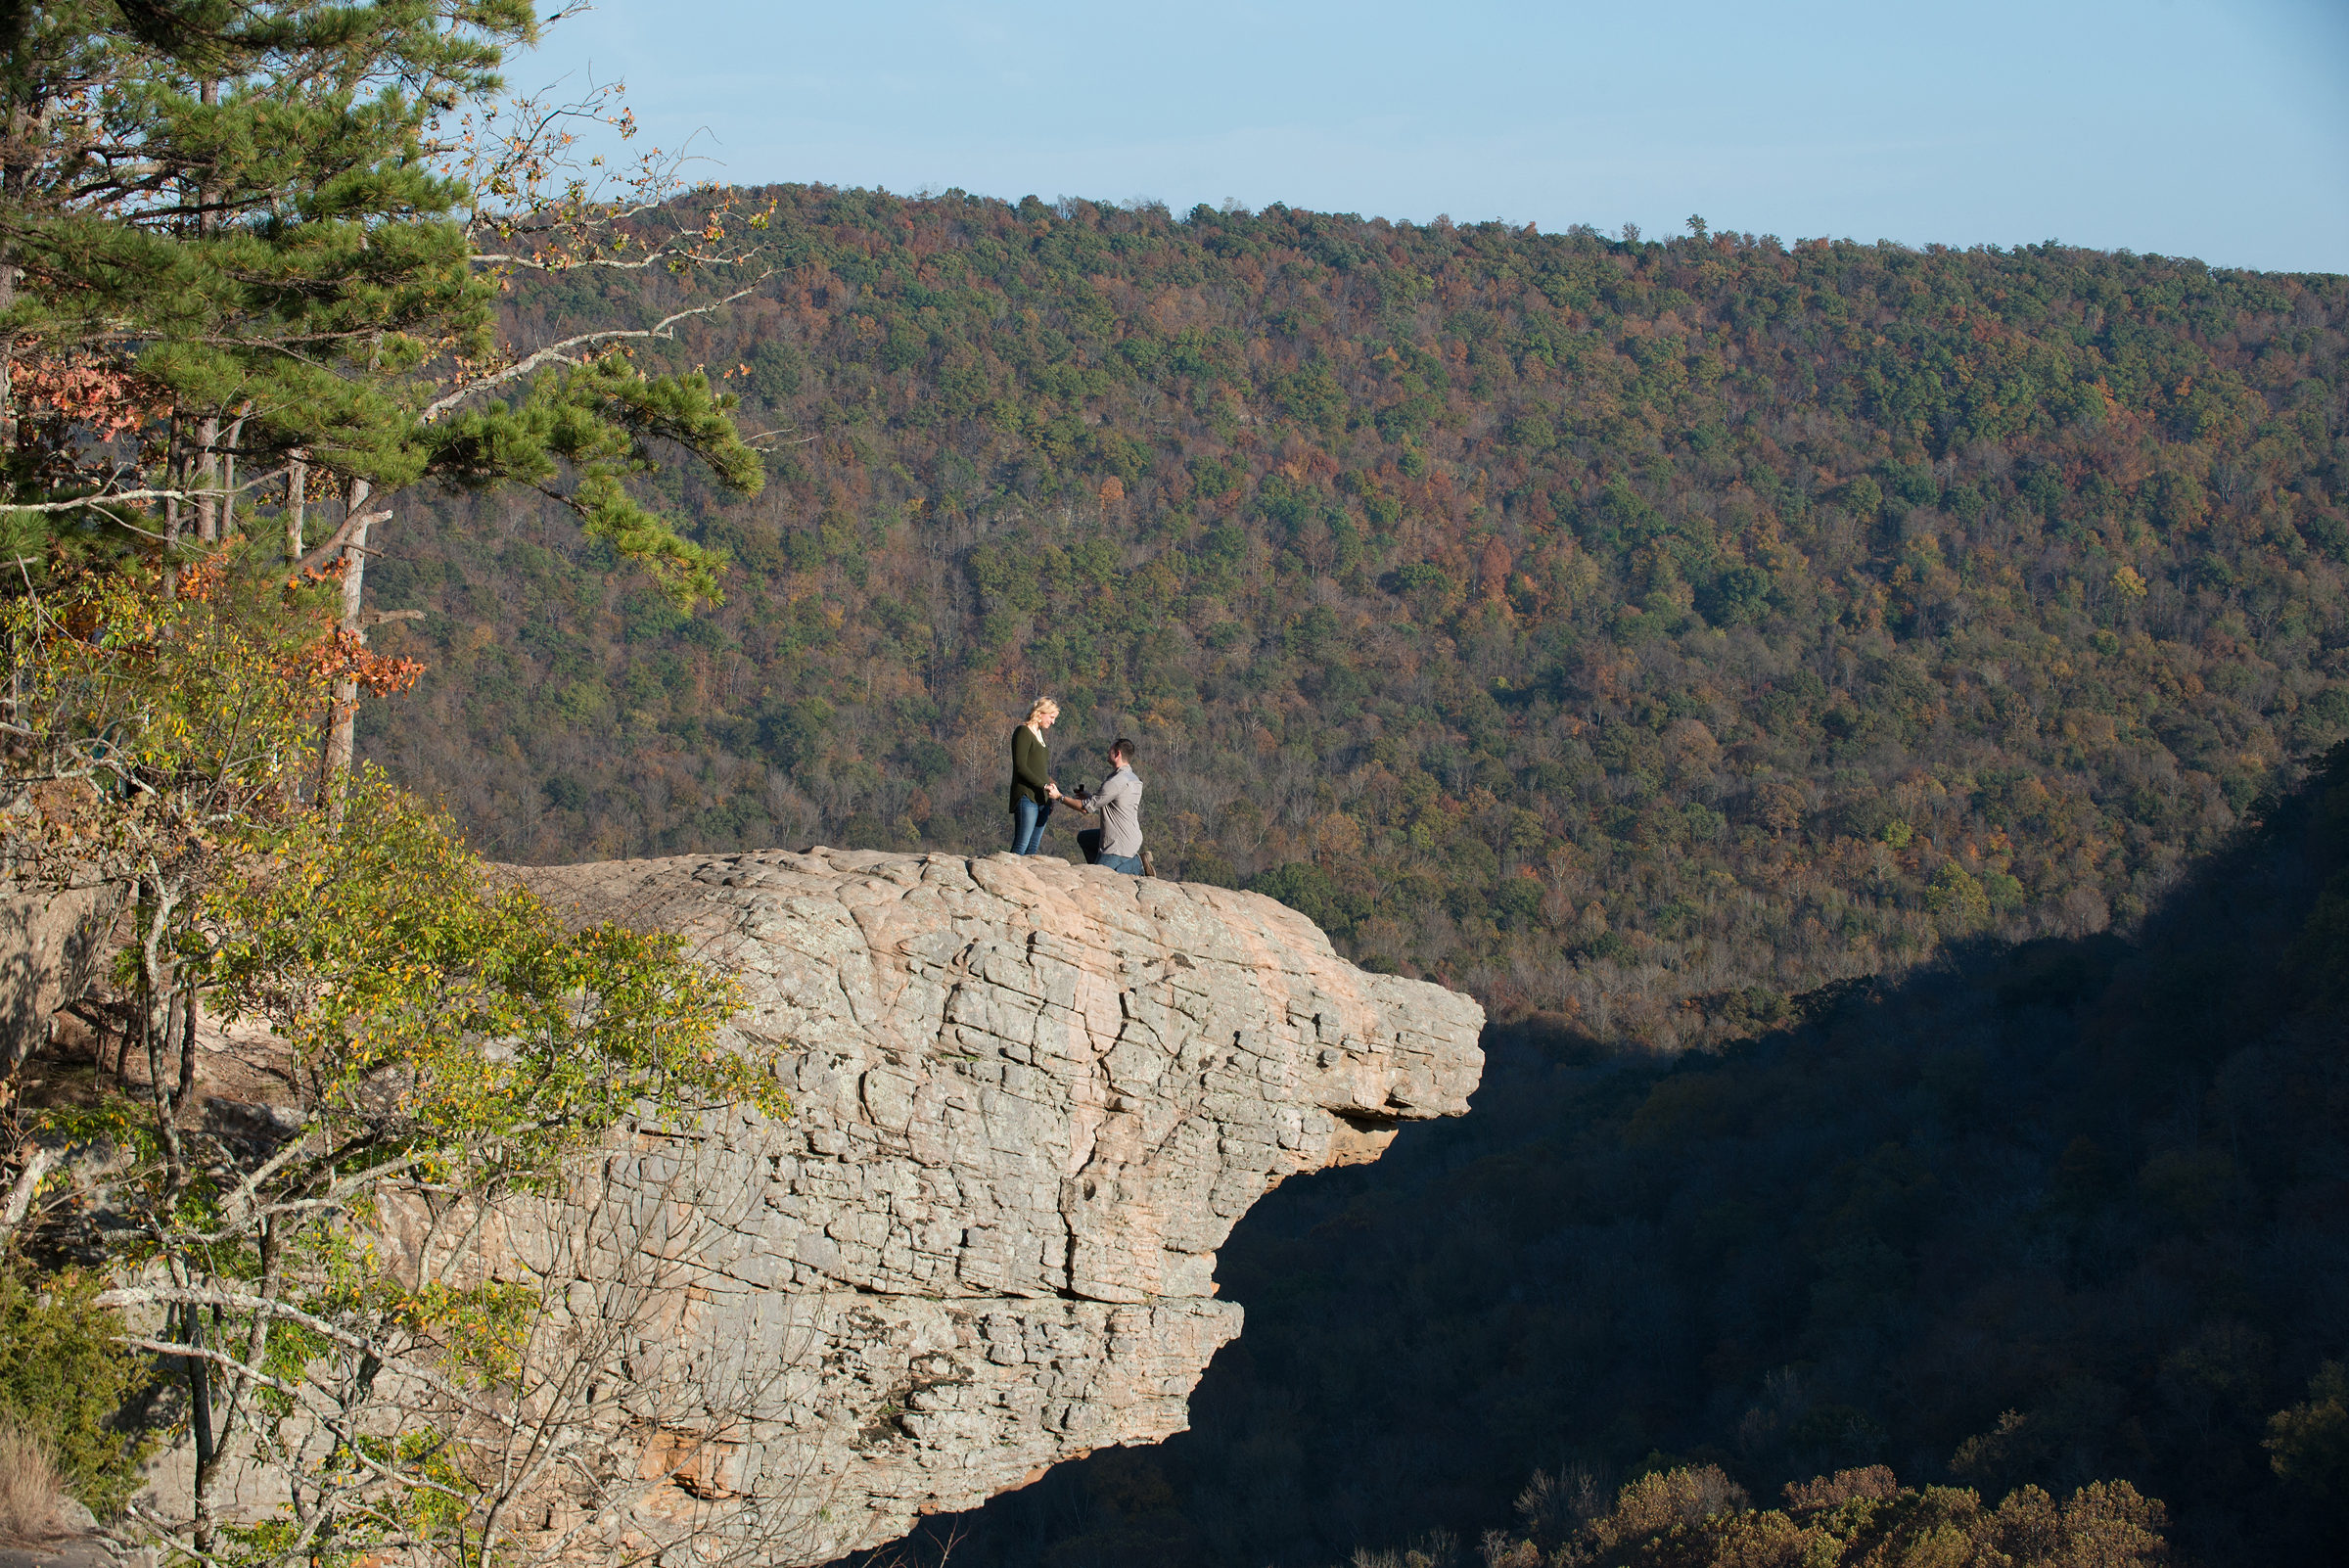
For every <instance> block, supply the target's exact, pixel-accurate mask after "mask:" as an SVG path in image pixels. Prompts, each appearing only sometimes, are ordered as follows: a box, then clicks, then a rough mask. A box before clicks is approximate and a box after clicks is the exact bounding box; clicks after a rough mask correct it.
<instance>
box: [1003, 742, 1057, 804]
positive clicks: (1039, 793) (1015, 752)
mask: <svg viewBox="0 0 2349 1568" xmlns="http://www.w3.org/2000/svg"><path fill="white" fill-rule="evenodd" d="M1051 779H1052V752H1051V749H1050V748H1049V747H1047V746H1046V745H1045V744H1044V740H1043V737H1042V736H1040V735H1038V734H1037V733H1036V731H1035V730H1033V729H1030V728H1029V727H1028V726H1027V725H1026V724H1022V725H1020V726H1019V727H1018V728H1017V729H1015V730H1013V731H1012V732H1011V799H1010V800H1009V801H1008V802H1007V803H1006V804H1005V805H1004V807H1003V808H1004V809H1005V810H1007V811H1016V810H1018V809H1019V808H1020V797H1021V796H1023V795H1025V796H1027V797H1028V799H1030V800H1032V801H1034V802H1035V803H1036V805H1038V806H1049V805H1051V804H1052V797H1051V796H1049V795H1047V794H1045V793H1044V786H1045V785H1046V784H1048V783H1050V782H1051Z"/></svg>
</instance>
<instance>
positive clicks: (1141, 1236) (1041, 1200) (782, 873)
mask: <svg viewBox="0 0 2349 1568" xmlns="http://www.w3.org/2000/svg"><path fill="white" fill-rule="evenodd" d="M515 874H516V875H517V876H519V877H521V878H522V879H524V880H525V881H526V882H527V883H528V884H529V885H530V886H531V887H533V888H534V889H536V890H537V891H538V892H539V893H541V894H542V895H544V896H546V897H547V898H549V899H552V900H553V901H555V902H557V903H558V904H561V905H564V906H567V907H569V908H572V909H574V910H576V913H577V914H578V915H580V916H582V917H585V918H591V919H593V918H617V919H621V920H622V921H624V922H626V923H627V924H630V925H634V926H638V927H640V928H651V927H654V926H659V927H665V928H667V929H669V930H672V931H676V932H679V933H681V934H683V935H684V936H685V938H686V939H687V941H688V943H689V945H690V946H691V948H692V950H693V951H694V952H696V953H697V954H698V955H699V956H700V957H702V958H703V959H704V960H706V961H708V962H711V963H714V964H715V965H717V966H719V967H720V968H722V969H724V970H726V971H728V972H730V973H732V974H734V975H736V976H738V977H739V979H740V981H741V983H742V986H743V989H744V995H745V1001H746V1005H745V1007H744V1010H743V1011H742V1012H741V1013H740V1014H738V1015H737V1016H736V1018H735V1019H734V1021H733V1023H732V1025H731V1026H730V1028H731V1029H732V1030H733V1031H736V1032H738V1033H739V1034H740V1035H742V1036H745V1037H750V1038H755V1039H758V1040H760V1041H765V1042H773V1043H775V1044H778V1045H780V1046H782V1047H784V1050H785V1057H784V1059H785V1061H786V1063H787V1068H786V1079H787V1084H788V1086H789V1088H790V1091H791V1094H792V1098H793V1101H794V1104H795V1114H794V1115H793V1116H792V1118H791V1119H790V1120H789V1121H788V1122H783V1123H766V1122H762V1121H760V1120H759V1119H758V1118H756V1117H754V1116H750V1115H747V1114H744V1113H739V1112H728V1113H724V1114H721V1115H718V1116H714V1117H713V1118H711V1119H710V1120H709V1122H708V1124H707V1125H706V1126H705V1128H704V1129H703V1134H702V1137H701V1139H700V1141H699V1142H698V1143H697V1144H695V1145H694V1147H693V1148H692V1149H691V1151H690V1153H689V1154H688V1153H680V1152H679V1151H678V1149H677V1147H676V1145H675V1144H674V1143H673V1142H671V1141H667V1140H664V1141H660V1142H657V1143H656V1142H647V1143H646V1144H644V1145H643V1146H642V1147H630V1148H625V1149H622V1150H620V1151H618V1153H617V1154H616V1155H615V1157H614V1158H613V1159H612V1160H611V1161H610V1162H608V1163H607V1166H606V1168H605V1174H606V1177H607V1179H608V1180H609V1182H610V1183H611V1185H612V1186H613V1187H615V1188H619V1189H632V1190H633V1191H634V1192H635V1193H636V1194H637V1195H638V1202H637V1204H636V1207H637V1208H639V1209H643V1208H645V1207H646V1204H645V1200H647V1199H651V1198H654V1197H656V1196H657V1197H658V1199H659V1200H660V1202H659V1203H658V1204H655V1205H653V1207H658V1208H667V1209H668V1210H671V1211H675V1212H678V1213H685V1212H690V1213H692V1214H694V1215H695V1216H696V1217H697V1218H699V1219H701V1220H703V1221H705V1222H707V1221H710V1220H713V1219H714V1220H715V1221H716V1222H717V1224H716V1227H715V1229H714V1230H713V1229H712V1228H711V1227H710V1226H709V1225H708V1224H704V1225H703V1226H702V1227H701V1229H700V1230H699V1232H698V1236H699V1239H697V1240H696V1241H695V1242H694V1243H693V1244H692V1247H691V1249H690V1257H683V1258H680V1259H679V1262H680V1263H682V1264H683V1265H685V1266H686V1267H688V1268H690V1270H691V1274H692V1277H691V1279H690V1280H689V1281H687V1282H686V1288H684V1289H683V1291H682V1299H683V1301H684V1303H685V1305H684V1306H683V1307H682V1308H680V1309H679V1311H678V1312H677V1313H676V1314H664V1315H666V1318H667V1320H666V1324H665V1326H663V1327H662V1328H661V1329H659V1330H656V1329H654V1328H653V1327H651V1326H649V1324H650V1320H649V1319H648V1327H647V1328H646V1330H645V1331H644V1333H643V1335H642V1337H641V1338H640V1340H639V1341H638V1342H637V1343H636V1344H635V1345H634V1346H633V1349H632V1353H631V1355H630V1356H629V1359H628V1363H627V1368H626V1374H625V1375H626V1376H627V1377H628V1378H629V1380H630V1382H631V1383H632V1384H638V1385H643V1386H645V1388H646V1391H647V1392H646V1399H645V1403H644V1408H643V1413H642V1419H641V1421H640V1424H641V1425H642V1426H643V1427H644V1428H645V1429H646V1430H648V1431H650V1432H652V1433H653V1434H654V1435H653V1436H652V1437H651V1438H650V1439H648V1442H647V1447H646V1450H645V1453H646V1455H647V1456H646V1459H645V1463H646V1464H647V1465H650V1466H657V1465H659V1464H660V1463H661V1462H663V1461H662V1459H661V1454H662V1453H665V1452H673V1453H678V1454H680V1455H683V1454H691V1455H692V1457H691V1458H690V1459H689V1460H681V1461H680V1466H679V1473H678V1475H677V1477H676V1480H677V1482H678V1485H679V1487H680V1488H681V1489H682V1490H683V1492H684V1493H685V1494H689V1495H691V1496H693V1497H699V1498H709V1497H713V1496H717V1497H723V1496H729V1495H731V1496H735V1497H756V1496H760V1495H762V1494H763V1495H769V1496H773V1497H774V1498H775V1499H777V1503H778V1505H783V1506H796V1507H798V1508H800V1509H803V1510H804V1511H805V1529H804V1530H803V1531H801V1532H795V1534H796V1535H798V1536H799V1538H800V1544H799V1545H796V1546H795V1547H794V1549H793V1553H792V1554H793V1556H794V1557H795V1558H797V1559H798V1560H803V1561H810V1562H812V1561H822V1560H825V1559H826V1558H828V1557H830V1556H833V1555H836V1554H838V1553H840V1552H842V1551H845V1550H848V1549H852V1548H854V1547H858V1546H864V1545H877V1544H879V1543H882V1542H885V1541H889V1540H892V1539H895V1538H896V1537H898V1536H899V1535H902V1534H903V1533H904V1532H905V1531H906V1530H907V1529H909V1528H910V1527H911V1524H912V1522H913V1520H914V1518H915V1517H916V1516H917V1515H920V1514H924V1513H930V1512H938V1511H950V1510H954V1509H960V1508H966V1507H970V1506H973V1505H975V1504H976V1503H978V1502H980V1501H982V1500H983V1499H987V1498H988V1497H990V1496H992V1495H994V1494H995V1493H998V1492H1002V1491H1004V1490H1007V1489H1009V1488H1012V1487H1016V1486H1020V1485H1022V1484H1024V1483H1026V1482H1028V1481H1031V1480H1033V1479H1035V1478H1036V1476H1037V1475H1039V1474H1040V1473H1041V1472H1042V1470H1043V1469H1044V1468H1045V1467H1046V1466H1049V1465H1051V1464H1053V1463H1055V1462H1057V1461H1059V1460H1062V1459H1066V1458H1071V1457H1075V1456H1077V1455H1079V1454H1082V1453H1086V1452H1087V1451H1089V1450H1092V1449H1094V1448H1098V1447H1103V1446H1106V1445H1110V1444H1120V1443H1146V1442H1154V1441H1157V1440H1159V1439H1163V1438H1165V1437H1167V1436H1169V1435H1171V1434H1173V1433H1174V1432H1178V1431H1181V1430H1182V1429H1183V1428H1184V1427H1185V1426H1186V1425H1187V1424H1188V1411H1187V1404H1186V1402H1187V1400H1188V1397H1189V1394H1190V1391H1191V1389H1192V1388H1193V1386H1195V1385H1196V1383H1197V1382H1198V1380H1199V1377H1200V1375H1201V1373H1202V1372H1204V1370H1205V1369H1206V1366H1207V1363H1208V1361H1209V1360H1210V1359H1211V1358H1212V1357H1213V1356H1214V1354H1215V1352H1216V1350H1217V1349H1218V1347H1220V1346H1221V1345H1222V1344H1223V1343H1224V1342H1226V1341H1227V1340H1229V1339H1231V1338H1232V1337H1233V1336H1235V1335H1236V1334H1238V1333H1239V1331H1240V1322H1241V1312H1240V1309H1239V1307H1238V1306H1236V1305H1234V1304H1232V1303H1228V1302H1222V1301H1218V1300H1216V1299H1215V1285H1214V1282H1213V1279H1212V1275H1213V1273H1214V1269H1215V1262H1216V1259H1215V1253H1216V1249H1217V1248H1218V1247H1219V1246H1220V1245H1221V1244H1222V1241H1223V1239H1224V1237H1225V1236H1227V1235H1228V1234H1229V1233H1230V1231H1231V1227H1232V1225H1233V1224H1234V1223H1235V1222H1237V1221H1238V1220H1239V1218H1240V1217H1241V1215H1243V1214H1244V1213H1246V1212H1247V1210H1248V1207H1249V1205H1250V1204H1252V1203H1254V1202H1255V1201H1256V1200H1257V1199H1258V1198H1259V1197H1261V1196H1262V1195H1263V1194H1264V1193H1265V1192H1267V1191H1268V1190H1269V1189H1270V1188H1271V1187H1273V1186H1274V1185H1276V1184H1278V1183H1279V1181H1280V1180H1281V1179H1282V1178H1283V1177H1285V1176H1290V1175H1292V1174H1294V1173H1296V1172H1300V1171H1314V1170H1320V1169H1322V1168H1325V1167H1327V1166H1331V1165H1338V1164H1345V1163H1350V1162H1353V1161H1358V1160H1364V1159H1373V1158H1375V1157H1376V1156H1377V1153H1378V1151H1379V1150H1380V1149H1381V1148H1383V1147H1384V1146H1385V1144H1386V1142H1387V1140H1388V1139H1389V1138H1391V1137H1392V1136H1393V1135H1394V1130H1395V1129H1396V1127H1397V1126H1398V1125H1399V1124H1401V1123H1403V1122H1406V1121H1415V1120H1420V1119H1424V1118H1429V1117H1438V1116H1457V1115H1460V1114H1462V1113H1463V1112H1465V1111H1466V1109H1467V1100H1468V1095H1469V1093H1470V1092H1471V1091H1472V1090H1473V1089H1474V1088H1475V1087H1476V1084H1477V1080H1478V1077H1479V1075H1480V1074H1481V1073H1482V1071H1483V1067H1484V1056H1483V1053H1482V1051H1481V1050H1480V1049H1479V1048H1478V1043H1477V1041H1478V1036H1479V1033H1480V1031H1481V1029H1482V1027H1483V1023H1484V1014H1483V1011H1482V1009H1480V1008H1479V1007H1478V1006H1477V1005H1476V1003H1474V1002H1473V1001H1471V1000H1470V999H1468V998H1467V997H1465V996H1461V995H1458V994H1455V993H1453V992H1448V991H1445V990H1443V989H1442V988H1440V987H1437V986H1433V985H1428V984H1426V983H1424V982H1419V981H1410V980H1404V979H1401V978H1398V977H1395V976H1390V975H1374V974H1368V973H1365V972H1363V971H1361V970H1359V969H1357V968H1355V967H1354V966H1353V965H1351V964H1349V963H1347V962H1346V961H1344V960H1343V959H1341V958H1339V957H1338V956H1337V955H1336V954H1335V953H1334V952H1333V951H1332V950H1331V948H1330V945H1329V941H1328V939H1327V938H1326V937H1324V936H1323V935H1322V933H1321V932H1320V931H1319V930H1318V929H1317V928H1316V927H1315V926H1314V925H1313V923H1312V922H1311V921H1309V920H1307V919H1306V918H1305V917H1304V916H1303V915H1300V914H1298V913H1296V912H1295V911H1293V910H1291V909H1288V908H1286V907H1285V906H1283V905H1281V904H1279V903H1276V902H1274V901H1273V900H1271V899H1266V898H1263V897H1260V896H1258V895H1255V894H1249V893H1239V892H1233V891H1230V890H1228V889H1222V888H1215V887H1209V886H1206V885H1203V884H1197V883H1176V882H1165V881H1157V880H1151V879H1146V878H1133V877H1127V876H1121V875H1118V874H1115V873H1112V872H1108V871H1103V870H1099V869H1097V868H1090V867H1082V866H1073V865H1069V864H1067V863H1065V862H1062V861H1057V860H1052V859H1047V858H1042V857H1029V858H1017V857H1014V856H1012V855H1009V854H996V855H990V856H987V857H985V858H978V859H972V858H964V857H960V856H948V855H941V854H928V855H894V854H881V853H858V852H852V851H840V850H828V849H822V848H818V849H814V850H810V851H807V852H806V853H781V852H767V853H745V854H734V855H721V856H708V855H696V856H687V857H680V858H674V859H665V860H629V861H609V862H604V863H600V864H593V865H581V866H568V867H549V868H532V869H518V870H516V872H515ZM670 1229H671V1230H672V1231H676V1232H677V1233H680V1234H681V1233H682V1231H681V1229H680V1228H679V1227H676V1226H671V1227H670ZM713 1236H714V1239H713ZM514 1240H515V1241H516V1242H517V1243H520V1244H524V1245H526V1246H527V1238H523V1237H519V1236H517V1237H515V1238H514ZM662 1244H663V1243H662V1242H661V1240H660V1238H659V1237H658V1236H653V1235H645V1236H641V1237H639V1238H638V1245H641V1246H643V1247H645V1248H648V1249H655V1250H657V1249H658V1248H659V1247H660V1246H661V1245H662ZM532 1250H534V1249H532ZM655 1384H658V1385H659V1389H660V1392H659V1396H658V1397H655V1393H654V1390H653V1385H655ZM754 1387H755V1390H756V1393H755V1397H752V1396H746V1395H745V1394H744V1392H743V1391H744V1390H745V1389H750V1388H754ZM680 1390H683V1391H685V1396H684V1397H683V1398H682V1399H680V1397H679V1391H680ZM754 1406H755V1408H753V1407H754ZM664 1444H666V1445H667V1446H668V1447H667V1448H666V1449H665V1448H664ZM680 1500H681V1499H680ZM646 1522H647V1524H648V1525H650V1524H652V1523H653V1522H652V1521H649V1520H648V1521H646Z"/></svg>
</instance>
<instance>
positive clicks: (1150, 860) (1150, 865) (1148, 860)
mask: <svg viewBox="0 0 2349 1568" xmlns="http://www.w3.org/2000/svg"><path fill="white" fill-rule="evenodd" d="M1142 875H1144V876H1146V877H1154V876H1156V875H1158V861H1157V860H1156V859H1155V858H1154V857H1153V856H1152V855H1151V853H1150V852H1149V851H1148V850H1144V851H1143V852H1142Z"/></svg>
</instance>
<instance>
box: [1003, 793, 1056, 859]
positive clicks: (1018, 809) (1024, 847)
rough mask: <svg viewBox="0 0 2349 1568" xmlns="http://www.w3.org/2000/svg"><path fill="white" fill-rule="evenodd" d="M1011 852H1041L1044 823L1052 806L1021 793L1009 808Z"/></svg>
mask: <svg viewBox="0 0 2349 1568" xmlns="http://www.w3.org/2000/svg"><path fill="white" fill-rule="evenodd" d="M1011 812H1012V814H1011V853H1014V854H1041V853H1043V848H1044V823H1045V822H1046V821H1048V820H1049V819H1050V818H1051V815H1052V806H1051V803H1050V802H1048V801H1047V802H1046V803H1045V804H1043V805H1042V806H1038V805H1036V803H1035V802H1034V801H1032V800H1030V799H1028V797H1027V796H1025V795H1023V796H1021V797H1020V798H1019V801H1018V803H1017V804H1016V805H1014V806H1013V807H1012V808H1011Z"/></svg>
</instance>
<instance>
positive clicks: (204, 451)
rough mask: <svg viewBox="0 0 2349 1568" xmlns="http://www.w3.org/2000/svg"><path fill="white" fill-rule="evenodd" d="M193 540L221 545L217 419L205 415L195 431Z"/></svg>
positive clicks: (218, 420)
mask: <svg viewBox="0 0 2349 1568" xmlns="http://www.w3.org/2000/svg"><path fill="white" fill-rule="evenodd" d="M196 439H197V441H198V443H199V444H198V448H197V452H198V455H197V458H196V474H197V490H196V537H197V538H198V539H200V540H202V541H203V542H204V543H206V544H217V543H219V542H220V449H219V448H220V416H219V415H217V414H207V415H205V416H204V420H203V422H202V423H201V424H199V425H198V426H197V427H196Z"/></svg>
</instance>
